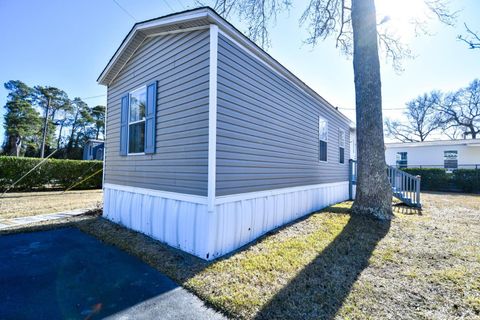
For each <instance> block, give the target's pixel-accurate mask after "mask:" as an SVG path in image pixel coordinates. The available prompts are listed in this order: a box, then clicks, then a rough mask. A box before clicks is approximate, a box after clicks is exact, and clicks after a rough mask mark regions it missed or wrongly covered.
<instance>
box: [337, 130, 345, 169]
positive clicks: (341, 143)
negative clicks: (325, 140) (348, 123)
mask: <svg viewBox="0 0 480 320" xmlns="http://www.w3.org/2000/svg"><path fill="white" fill-rule="evenodd" d="M338 149H339V153H340V163H345V131H344V130H342V129H340V130H339V131H338Z"/></svg>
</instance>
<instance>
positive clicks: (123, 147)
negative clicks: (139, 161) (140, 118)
mask: <svg viewBox="0 0 480 320" xmlns="http://www.w3.org/2000/svg"><path fill="white" fill-rule="evenodd" d="M127 152H128V94H127V95H124V96H123V97H122V105H121V116H120V155H121V156H126V155H127Z"/></svg>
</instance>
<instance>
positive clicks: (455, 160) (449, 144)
mask: <svg viewBox="0 0 480 320" xmlns="http://www.w3.org/2000/svg"><path fill="white" fill-rule="evenodd" d="M385 158H386V161H387V164H388V165H390V166H396V167H399V168H419V167H422V168H445V169H447V170H454V169H457V168H465V169H475V168H480V139H473V140H472V139H470V140H464V139H462V140H444V141H424V142H406V143H387V144H385Z"/></svg>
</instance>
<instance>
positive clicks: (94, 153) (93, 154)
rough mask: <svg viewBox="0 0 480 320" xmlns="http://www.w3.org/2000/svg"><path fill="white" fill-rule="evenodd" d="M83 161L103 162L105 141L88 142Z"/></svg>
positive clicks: (84, 149) (91, 140)
mask: <svg viewBox="0 0 480 320" xmlns="http://www.w3.org/2000/svg"><path fill="white" fill-rule="evenodd" d="M83 160H103V140H94V139H90V140H88V141H87V143H86V144H85V146H84V147H83Z"/></svg>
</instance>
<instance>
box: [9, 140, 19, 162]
mask: <svg viewBox="0 0 480 320" xmlns="http://www.w3.org/2000/svg"><path fill="white" fill-rule="evenodd" d="M9 144H10V152H9V153H10V155H11V156H14V157H19V156H20V151H21V149H22V138H21V137H19V136H10V137H9Z"/></svg>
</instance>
